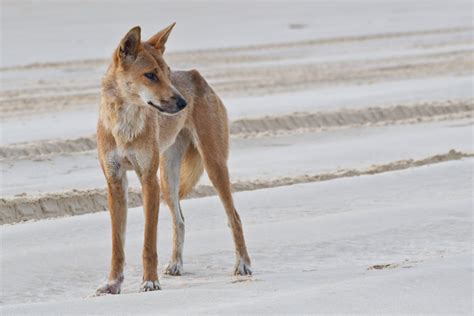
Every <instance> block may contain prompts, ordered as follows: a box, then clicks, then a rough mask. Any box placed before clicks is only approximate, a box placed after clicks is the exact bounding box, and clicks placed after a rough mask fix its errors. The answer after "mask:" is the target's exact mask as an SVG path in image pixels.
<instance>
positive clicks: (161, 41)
mask: <svg viewBox="0 0 474 316" xmlns="http://www.w3.org/2000/svg"><path fill="white" fill-rule="evenodd" d="M174 25H175V24H174V23H173V24H172V25H170V26H168V27H166V28H165V29H163V30H161V31H160V32H158V33H157V34H155V35H154V36H152V37H151V38H150V39H148V40H147V41H145V42H142V41H141V30H140V27H138V26H137V27H134V28H132V29H131V30H130V31H129V32H128V33H127V34H126V35H125V37H123V39H122V40H121V41H120V44H119V46H118V48H117V49H116V50H115V52H114V54H113V57H112V62H111V64H110V66H109V68H108V70H107V71H106V74H105V76H104V78H103V81H102V97H101V105H100V113H99V121H98V125H97V146H98V156H99V161H100V165H101V168H102V171H103V173H104V175H105V178H106V180H107V186H108V208H109V213H110V219H111V224H112V262H111V267H110V272H109V277H108V282H107V284H105V285H104V286H102V287H100V288H99V289H98V290H97V294H118V293H120V288H121V284H122V282H123V279H124V277H123V268H124V261H125V255H124V242H125V226H126V218H127V175H126V172H127V170H134V171H135V172H136V174H137V175H138V178H139V179H140V182H141V185H142V195H143V209H144V216H145V232H144V245H143V253H142V260H143V280H142V283H141V286H140V290H141V291H153V290H159V289H161V287H160V283H159V281H158V273H157V266H158V256H157V249H156V242H157V223H158V211H159V206H160V188H161V191H162V196H163V198H164V200H165V202H166V204H167V205H168V207H169V209H170V211H171V215H172V219H173V250H172V256H171V260H170V262H169V264H168V266H167V267H166V270H165V273H167V274H170V275H181V274H182V273H183V244H184V226H185V225H184V217H183V213H182V211H181V206H180V200H181V199H182V198H184V197H186V195H187V194H188V193H189V192H190V191H191V190H192V188H193V187H194V186H195V185H196V183H197V182H198V180H199V178H200V176H201V174H202V173H203V171H204V169H205V170H206V172H207V174H208V176H209V178H210V180H211V182H212V184H213V186H214V187H215V189H216V191H217V193H218V195H219V197H220V199H221V201H222V203H223V205H224V209H225V211H226V215H227V218H228V222H229V226H230V228H231V229H232V236H233V240H234V244H235V252H236V263H235V266H234V274H236V275H249V274H251V273H252V272H251V269H250V257H249V255H248V253H247V247H246V244H245V239H244V234H243V231H242V224H241V221H240V217H239V214H238V213H237V211H236V209H235V207H234V201H233V198H232V194H231V185H230V180H229V171H228V168H227V158H228V155H229V127H228V119H227V113H226V109H225V107H224V105H223V103H222V101H221V99H220V98H219V97H218V96H217V94H216V93H215V92H214V91H213V89H212V88H211V87H210V86H209V85H208V83H207V82H206V80H204V78H203V77H202V76H201V75H200V74H199V72H198V71H196V70H190V71H171V70H170V68H169V67H168V65H167V64H166V62H165V60H164V59H163V53H164V51H165V43H166V41H167V39H168V36H169V34H170V32H171V30H172V29H173V27H174ZM158 169H159V170H160V181H159V182H158V177H157V172H158Z"/></svg>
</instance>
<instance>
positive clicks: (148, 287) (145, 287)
mask: <svg viewBox="0 0 474 316" xmlns="http://www.w3.org/2000/svg"><path fill="white" fill-rule="evenodd" d="M157 290H161V286H160V282H158V280H156V281H143V282H142V284H141V285H140V292H150V291H157Z"/></svg>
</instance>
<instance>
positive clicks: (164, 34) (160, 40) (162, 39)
mask: <svg viewBox="0 0 474 316" xmlns="http://www.w3.org/2000/svg"><path fill="white" fill-rule="evenodd" d="M175 25H176V22H173V24H171V25H170V26H167V27H165V28H164V29H162V30H161V31H159V32H158V33H156V34H155V35H153V36H152V37H151V38H150V39H149V40H148V41H146V42H147V43H148V44H150V45H152V46H153V47H155V48H156V49H157V50H159V51H161V53H162V54H163V53H164V52H165V44H166V41H167V40H168V36H169V35H170V33H171V30H172V29H173V27H174V26H175Z"/></svg>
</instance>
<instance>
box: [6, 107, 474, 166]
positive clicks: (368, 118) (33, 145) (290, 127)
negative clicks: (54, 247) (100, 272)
mask: <svg viewBox="0 0 474 316" xmlns="http://www.w3.org/2000/svg"><path fill="white" fill-rule="evenodd" d="M473 110H474V100H473V99H465V100H446V101H433V102H419V103H415V104H404V105H396V106H386V107H381V106H379V107H376V106H371V107H367V108H361V109H340V110H336V111H324V112H316V113H292V114H287V115H281V116H265V117H258V118H243V119H238V120H235V121H232V122H231V126H230V133H231V136H232V137H244V138H247V137H259V136H275V135H285V134H291V133H306V132H314V131H319V130H328V129H338V128H353V127H359V126H380V125H391V124H406V123H411V122H414V123H418V122H426V121H435V120H447V119H455V118H457V119H459V118H469V117H471V116H472V111H473ZM95 138H96V136H95V135H91V136H87V137H80V138H76V139H64V140H44V141H35V142H28V143H21V144H12V145H5V146H0V161H2V160H12V159H15V160H16V159H35V158H36V159H39V158H41V157H42V156H43V157H44V156H47V155H51V154H74V153H79V152H84V151H89V150H94V149H95V148H96V146H97V143H96V139H95Z"/></svg>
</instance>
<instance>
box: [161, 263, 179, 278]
mask: <svg viewBox="0 0 474 316" xmlns="http://www.w3.org/2000/svg"><path fill="white" fill-rule="evenodd" d="M165 274H168V275H182V274H183V264H182V263H178V262H170V263H168V265H167V266H166V269H165Z"/></svg>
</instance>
